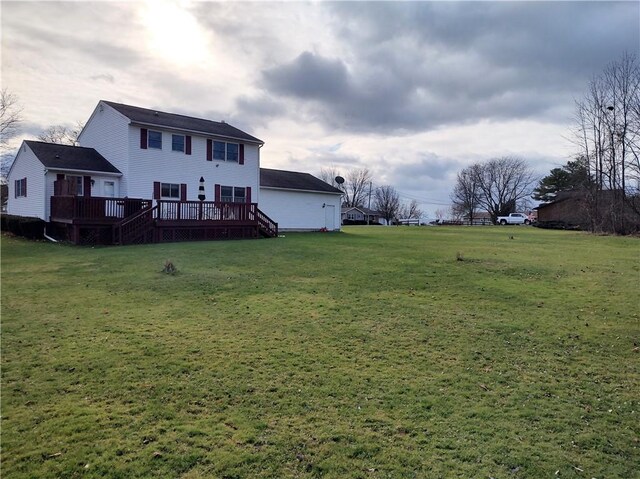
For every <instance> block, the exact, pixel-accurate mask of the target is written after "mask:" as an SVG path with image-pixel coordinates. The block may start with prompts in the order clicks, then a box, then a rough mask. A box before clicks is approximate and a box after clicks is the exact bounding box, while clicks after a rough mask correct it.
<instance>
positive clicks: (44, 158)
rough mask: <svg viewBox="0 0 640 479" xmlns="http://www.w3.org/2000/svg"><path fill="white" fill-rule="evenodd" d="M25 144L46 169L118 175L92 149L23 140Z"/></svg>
mask: <svg viewBox="0 0 640 479" xmlns="http://www.w3.org/2000/svg"><path fill="white" fill-rule="evenodd" d="M25 143H26V144H27V146H28V147H29V148H31V150H32V151H33V152H34V153H35V155H36V157H37V158H38V160H40V162H41V163H42V164H43V165H44V166H46V167H47V168H52V169H61V170H82V171H97V172H102V173H120V170H118V169H117V168H116V167H115V166H113V165H112V164H111V163H109V162H108V161H107V160H106V159H105V157H104V156H102V155H101V154H100V153H98V152H97V151H96V150H94V149H93V148H84V147H82V146H70V145H58V144H55V143H44V142H42V141H30V140H25Z"/></svg>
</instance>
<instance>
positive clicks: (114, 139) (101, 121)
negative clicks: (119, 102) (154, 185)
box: [78, 103, 151, 198]
mask: <svg viewBox="0 0 640 479" xmlns="http://www.w3.org/2000/svg"><path fill="white" fill-rule="evenodd" d="M129 129H130V127H129V120H128V119H127V118H126V117H124V116H123V115H121V114H120V113H118V112H117V111H116V110H114V109H113V108H111V107H110V106H108V105H105V104H104V103H99V104H98V106H97V107H96V109H95V110H94V112H93V114H92V115H91V118H89V121H88V122H87V124H86V125H85V127H84V130H82V133H81V135H80V137H79V138H78V142H79V143H80V146H86V147H90V148H95V149H96V151H97V152H98V153H100V154H101V155H102V156H104V157H105V158H106V159H107V161H109V163H111V164H112V165H113V166H115V167H116V168H118V170H120V171H121V172H122V177H120V179H119V180H117V181H118V183H119V184H118V185H117V186H116V188H117V189H119V191H118V193H117V196H131V197H134V195H132V194H131V193H129V149H130V144H129ZM137 131H138V145H137V146H138V149H140V129H138V130H137ZM149 181H151V180H149ZM146 198H151V196H146Z"/></svg>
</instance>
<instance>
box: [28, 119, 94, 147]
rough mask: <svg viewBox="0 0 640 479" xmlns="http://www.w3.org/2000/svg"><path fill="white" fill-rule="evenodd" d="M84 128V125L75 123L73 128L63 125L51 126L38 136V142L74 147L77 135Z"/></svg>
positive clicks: (79, 122)
mask: <svg viewBox="0 0 640 479" xmlns="http://www.w3.org/2000/svg"><path fill="white" fill-rule="evenodd" d="M83 128H84V123H82V122H81V121H78V122H76V124H75V126H74V127H68V126H65V125H52V126H50V127H49V128H47V129H46V130H44V131H43V132H42V133H40V134H39V135H38V140H40V141H46V142H47V143H58V144H60V145H76V144H77V143H78V135H80V132H81V131H82V129H83Z"/></svg>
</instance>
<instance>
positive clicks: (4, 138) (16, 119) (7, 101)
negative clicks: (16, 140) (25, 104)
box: [0, 88, 22, 150]
mask: <svg viewBox="0 0 640 479" xmlns="http://www.w3.org/2000/svg"><path fill="white" fill-rule="evenodd" d="M21 123H22V108H21V107H20V104H19V103H18V97H17V96H16V95H14V94H13V93H10V92H9V91H8V90H7V89H6V88H4V89H3V90H2V91H1V92H0V148H1V149H2V150H6V149H7V148H8V144H9V140H11V139H12V138H13V137H14V136H16V134H17V133H18V129H19V128H20V124H21Z"/></svg>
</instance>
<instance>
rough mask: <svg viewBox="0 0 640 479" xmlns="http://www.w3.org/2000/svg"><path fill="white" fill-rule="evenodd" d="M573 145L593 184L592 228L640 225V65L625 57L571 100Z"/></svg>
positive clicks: (614, 229)
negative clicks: (575, 100) (591, 177)
mask: <svg viewBox="0 0 640 479" xmlns="http://www.w3.org/2000/svg"><path fill="white" fill-rule="evenodd" d="M575 133H576V144H577V146H578V148H579V155H580V156H581V157H583V158H585V160H586V162H587V165H588V169H589V172H590V173H591V174H592V175H593V178H594V181H593V182H592V183H591V184H590V185H589V188H587V189H586V190H585V191H587V193H588V194H587V200H588V204H589V208H588V209H589V216H590V220H591V228H592V229H593V230H607V231H612V232H618V233H625V232H627V231H630V229H635V228H638V227H639V223H640V206H639V202H638V200H637V197H638V194H639V193H640V191H639V190H640V185H639V182H640V64H639V63H638V58H637V57H636V56H635V55H631V54H624V55H623V56H622V57H621V58H620V59H619V60H617V61H614V62H612V63H610V64H609V65H608V66H607V67H606V68H605V69H604V71H603V72H602V73H601V74H600V75H598V76H595V77H594V78H593V79H592V80H591V81H590V82H589V86H588V90H587V93H586V94H585V97H584V98H583V99H582V100H580V101H578V102H576V130H575Z"/></svg>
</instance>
